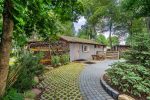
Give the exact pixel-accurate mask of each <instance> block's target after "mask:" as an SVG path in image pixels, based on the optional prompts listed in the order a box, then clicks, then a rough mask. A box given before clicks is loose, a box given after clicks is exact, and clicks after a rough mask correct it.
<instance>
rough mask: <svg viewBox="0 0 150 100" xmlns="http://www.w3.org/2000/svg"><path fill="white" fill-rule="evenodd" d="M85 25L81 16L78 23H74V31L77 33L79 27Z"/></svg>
mask: <svg viewBox="0 0 150 100" xmlns="http://www.w3.org/2000/svg"><path fill="white" fill-rule="evenodd" d="M85 23H86V19H85V18H84V17H83V16H81V17H80V18H79V20H78V22H74V27H75V31H76V32H77V33H78V31H79V29H81V26H82V25H84V24H85Z"/></svg>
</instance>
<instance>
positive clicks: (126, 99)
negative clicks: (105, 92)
mask: <svg viewBox="0 0 150 100" xmlns="http://www.w3.org/2000/svg"><path fill="white" fill-rule="evenodd" d="M118 100H135V99H134V98H132V97H130V96H128V95H125V94H121V95H119V97H118Z"/></svg>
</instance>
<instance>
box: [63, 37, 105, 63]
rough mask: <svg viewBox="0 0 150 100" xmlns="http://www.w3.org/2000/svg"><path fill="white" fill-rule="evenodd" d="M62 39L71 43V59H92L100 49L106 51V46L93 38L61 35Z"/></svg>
mask: <svg viewBox="0 0 150 100" xmlns="http://www.w3.org/2000/svg"><path fill="white" fill-rule="evenodd" d="M60 39H61V40H63V41H66V42H68V43H69V50H70V52H69V53H70V60H71V61H74V60H79V59H85V60H86V59H92V55H96V54H97V52H98V51H104V48H105V47H106V46H105V45H103V44H99V43H97V42H95V41H93V40H88V39H81V38H77V37H69V36H61V37H60Z"/></svg>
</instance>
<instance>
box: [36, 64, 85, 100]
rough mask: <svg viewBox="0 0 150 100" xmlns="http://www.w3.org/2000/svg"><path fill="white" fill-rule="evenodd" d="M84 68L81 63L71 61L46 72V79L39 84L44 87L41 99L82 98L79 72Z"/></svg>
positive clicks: (77, 99) (79, 99) (76, 99)
mask: <svg viewBox="0 0 150 100" xmlns="http://www.w3.org/2000/svg"><path fill="white" fill-rule="evenodd" d="M83 68H84V65H83V64H81V63H70V64H68V65H64V66H61V67H59V68H56V69H54V70H52V71H50V72H48V73H46V74H44V80H43V81H42V82H41V83H40V84H39V85H38V87H39V88H43V89H44V91H43V94H42V95H41V98H40V100H51V99H56V100H59V99H63V100H66V99H68V100H72V99H73V100H81V99H82V96H81V93H80V90H79V74H80V72H81V71H82V69H83Z"/></svg>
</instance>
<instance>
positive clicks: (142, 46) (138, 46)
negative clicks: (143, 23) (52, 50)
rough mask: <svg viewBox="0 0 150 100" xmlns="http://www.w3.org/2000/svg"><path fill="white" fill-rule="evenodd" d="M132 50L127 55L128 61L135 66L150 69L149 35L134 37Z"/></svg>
mask: <svg viewBox="0 0 150 100" xmlns="http://www.w3.org/2000/svg"><path fill="white" fill-rule="evenodd" d="M132 43H133V44H132V48H131V50H130V51H128V52H127V53H126V60H127V61H128V62H130V63H133V64H140V65H143V66H145V67H150V36H149V34H147V33H138V34H134V35H133V39H132Z"/></svg>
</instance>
